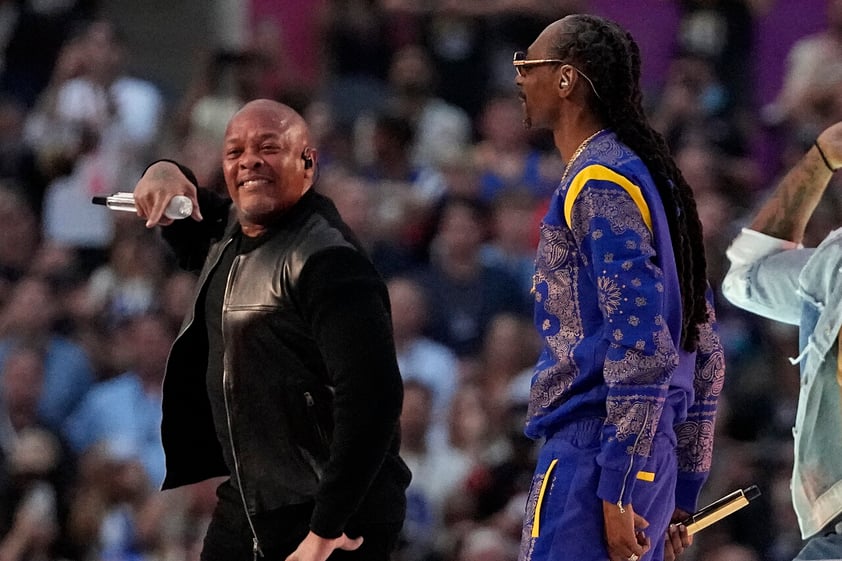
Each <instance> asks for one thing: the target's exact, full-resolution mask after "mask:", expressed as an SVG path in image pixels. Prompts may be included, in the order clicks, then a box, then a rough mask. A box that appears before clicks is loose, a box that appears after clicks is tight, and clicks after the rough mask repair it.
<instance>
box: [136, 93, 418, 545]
mask: <svg viewBox="0 0 842 561" xmlns="http://www.w3.org/2000/svg"><path fill="white" fill-rule="evenodd" d="M309 136H310V135H309V131H308V127H307V124H306V123H305V122H304V120H303V119H302V118H301V116H300V115H299V114H298V113H296V112H295V111H293V110H292V109H290V108H289V107H287V106H285V105H282V104H279V103H276V102H274V101H269V100H257V101H252V102H250V103H248V104H246V105H245V106H244V107H243V108H242V109H240V111H239V112H237V113H236V114H235V115H234V116H233V117H232V118H231V121H230V122H229V124H228V127H227V129H226V133H225V141H224V148H223V154H222V166H223V171H224V176H225V183H226V186H227V189H228V194H229V195H230V200H228V199H223V198H221V197H219V196H217V195H215V194H214V193H213V192H211V191H210V190H206V189H201V188H198V189H197V185H196V182H195V178H194V176H193V174H192V173H191V172H190V170H189V169H187V168H185V167H184V166H181V165H180V164H178V163H176V162H172V161H166V160H164V161H159V162H156V163H154V164H153V165H151V166H150V167H149V168H148V169H147V171H146V172H145V173H144V175H143V177H142V178H141V180H140V181H139V182H138V184H137V186H136V187H135V191H134V193H135V199H136V202H137V206H138V214H139V215H140V216H142V217H144V218H146V220H147V222H146V224H147V227H150V228H151V227H155V226H156V225H161V226H164V228H162V231H163V235H164V237H165V238H166V239H167V241H168V242H170V244H171V245H172V247H173V250H174V251H175V253H176V256H177V257H178V260H179V263H180V264H181V266H183V267H184V268H186V269H188V270H194V271H197V272H198V273H199V281H198V286H197V289H196V293H195V301H194V303H193V306H192V307H191V309H190V311H189V312H188V314H187V317H186V318H185V320H184V323H183V326H182V328H181V332H180V333H179V336H178V337H177V339H176V341H175V343H174V344H173V346H172V349H171V352H170V357H169V361H168V365H167V371H166V377H165V380H164V398H163V414H164V416H163V423H162V440H163V445H164V451H165V453H166V458H167V472H166V477H165V479H164V482H163V488H164V489H171V488H174V487H178V486H181V485H186V484H190V483H195V482H198V481H202V480H204V479H208V478H210V477H215V476H227V477H226V478H225V479H224V480H223V482H222V483H221V485H220V486H219V489H218V491H217V495H218V499H219V500H218V505H217V508H216V510H215V512H214V515H213V518H212V520H211V523H210V526H209V528H208V531H207V535H206V537H205V541H204V547H203V551H202V556H201V558H202V559H203V560H204V561H216V560H219V561H222V560H226V561H230V560H236V559H243V560H246V559H250V558H258V557H264V558H266V559H286V560H288V561H293V560H297V561H311V560H314V561H323V560H325V559H328V558H330V559H334V558H341V559H349V560H351V559H360V560H362V559H365V560H383V561H386V560H387V559H388V558H389V556H390V553H391V551H392V549H393V548H394V547H395V544H396V543H397V539H398V536H399V533H400V529H401V525H402V522H403V518H404V512H405V507H406V500H405V489H406V486H407V485H408V483H409V479H410V474H409V470H408V469H407V468H406V466H405V464H404V462H403V461H402V460H401V458H400V457H399V456H398V447H399V424H398V419H399V415H400V411H401V405H402V398H403V393H402V391H403V390H402V385H401V378H400V374H399V371H398V366H397V360H396V358H395V349H394V343H393V338H392V331H391V318H390V308H389V299H388V293H387V291H386V288H385V285H384V283H383V281H382V279H381V278H380V276H379V275H378V273H377V272H376V270H375V268H374V267H373V266H372V264H371V262H370V260H369V258H368V257H367V256H366V255H365V252H364V251H363V249H362V247H361V245H360V243H359V242H358V240H357V239H356V238H355V236H354V235H353V234H352V232H351V231H350V229H349V228H348V227H347V226H346V225H345V224H344V223H343V222H342V220H341V219H340V217H339V214H338V212H337V211H336V208H335V207H334V205H333V204H332V203H331V202H330V200H329V199H327V198H325V197H324V196H322V195H320V194H318V193H317V192H316V191H315V190H314V189H312V187H313V182H314V178H315V171H316V162H317V151H316V150H315V148H314V147H312V146H311V145H310V140H309ZM174 195H186V196H188V197H189V198H190V199H191V200H192V201H193V208H194V210H193V215H192V217H191V218H190V219H186V220H182V221H178V222H173V221H172V220H170V219H168V218H166V217H164V216H163V210H164V209H165V208H166V205H167V203H168V202H169V200H170V199H171V198H172V197H173V196H174ZM337 549H338V550H343V551H342V553H341V554H340V555H338V556H332V554H333V552H334V551H335V550H337Z"/></svg>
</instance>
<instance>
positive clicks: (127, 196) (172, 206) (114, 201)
mask: <svg viewBox="0 0 842 561" xmlns="http://www.w3.org/2000/svg"><path fill="white" fill-rule="evenodd" d="M91 202H92V203H94V204H95V205H105V206H106V207H108V208H110V209H111V210H122V211H127V212H137V206H136V205H135V202H134V194H132V193H125V192H118V193H114V194H112V195H108V196H106V197H94V198H93V199H92V200H91ZM192 213H193V202H192V201H191V200H190V198H189V197H185V196H184V195H175V196H174V197H173V198H171V199H170V202H169V203H168V204H167V208H166V209H165V210H164V216H166V217H167V218H169V219H171V220H181V219H182V218H187V217H188V216H190V215H191V214H192Z"/></svg>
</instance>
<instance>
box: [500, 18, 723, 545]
mask: <svg viewBox="0 0 842 561" xmlns="http://www.w3.org/2000/svg"><path fill="white" fill-rule="evenodd" d="M514 66H515V69H516V70H517V85H518V87H519V89H520V97H521V99H522V101H523V103H524V110H525V124H526V126H527V127H533V126H534V127H545V128H549V129H551V130H552V132H553V137H554V140H555V145H556V148H557V149H558V151H559V152H560V154H561V157H562V159H563V160H565V161H566V168H565V171H564V173H563V175H562V178H561V183H560V184H559V187H558V188H557V190H556V191H555V193H554V194H553V197H552V200H551V201H550V206H549V209H548V211H547V214H546V216H544V218H543V220H542V222H541V226H540V242H539V247H538V254H537V259H536V264H535V276H534V295H535V324H536V327H537V329H538V330H539V332H540V334H541V336H542V337H543V341H544V348H543V351H542V353H541V355H540V357H539V359H538V363H537V365H536V367H535V372H534V375H533V378H532V387H531V395H530V404H529V412H528V419H527V423H526V434H527V435H528V436H530V437H532V438H535V439H539V438H543V439H544V444H543V446H542V448H541V452H540V454H539V458H538V463H537V467H536V470H535V475H534V478H533V482H532V489H531V491H530V494H529V500H528V502H527V507H526V518H525V522H524V532H523V540H522V547H521V560H523V561H527V560H533V561H543V560H550V559H552V560H559V559H576V560H585V561H587V560H605V559H610V560H611V561H638V560H643V559H645V560H647V561H648V560H650V559H651V560H660V559H664V558H667V559H672V558H673V557H674V556H675V555H676V554H677V553H680V552H681V551H683V549H684V548H685V547H686V546H688V545H689V544H690V543H691V540H690V537H689V536H688V535H687V534H686V531H685V530H683V526H680V525H672V526H670V521H671V520H672V521H676V520H680V519H682V518H683V517H685V516H687V515H688V513H690V512H692V511H693V510H695V509H696V506H697V505H696V502H697V499H698V495H699V491H700V488H701V486H702V484H703V483H704V481H705V480H706V478H707V474H708V471H709V468H710V460H711V454H712V447H713V432H714V430H713V429H714V418H715V413H716V402H717V397H718V395H719V392H720V390H721V387H722V383H723V380H724V365H723V355H722V348H721V345H720V342H719V339H718V337H717V335H716V332H715V328H714V327H715V323H714V315H713V307H712V304H711V299H710V294H711V292H710V290H709V287H708V283H707V280H706V278H705V274H706V271H705V258H704V250H703V247H702V241H701V240H702V235H701V225H700V223H699V218H698V216H697V213H696V207H695V202H694V200H693V194H692V192H691V190H690V188H689V186H688V185H687V183H686V181H685V180H684V178H683V177H682V175H681V173H680V171H679V170H678V169H677V168H676V166H675V163H674V162H673V160H672V158H671V157H670V155H669V153H668V150H667V148H666V145H665V143H664V140H663V138H662V137H661V136H660V135H659V134H658V133H656V132H655V131H654V130H653V129H652V128H651V126H650V125H649V124H648V123H647V121H646V118H645V117H644V114H643V109H642V108H641V97H642V96H641V92H640V86H639V77H640V55H639V51H638V48H637V45H636V44H635V42H634V40H633V39H632V38H631V36H630V35H629V34H628V33H627V32H625V31H624V30H623V29H621V28H620V27H619V26H617V25H616V24H614V23H612V22H610V21H607V20H605V19H602V18H599V17H595V16H590V15H579V14H577V15H571V16H568V17H565V18H564V19H561V20H559V21H556V22H554V23H552V24H550V25H549V26H548V27H547V28H546V29H545V30H544V31H543V32H542V33H541V34H540V35H539V36H538V38H537V39H536V40H535V42H534V43H532V45H531V46H530V47H529V50H528V51H527V52H526V53H516V54H515V58H514ZM668 526H670V527H669V530H668Z"/></svg>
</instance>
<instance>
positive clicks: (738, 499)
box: [664, 485, 760, 561]
mask: <svg viewBox="0 0 842 561" xmlns="http://www.w3.org/2000/svg"><path fill="white" fill-rule="evenodd" d="M759 496H760V490H759V489H758V488H757V485H752V486H750V487H747V488H746V489H738V490H736V491H734V492H733V493H730V494H728V495H726V496H724V497H722V498H721V499H719V500H717V501H715V502H713V503H711V504H709V505H708V506H706V507H704V508H702V509H699V510H697V511H696V512H695V513H693V514H690V515H687V513H686V512H683V511H679V510H676V513H675V514H673V523H672V524H670V525H669V527H668V528H667V534H666V537H665V539H666V543H665V544H664V560H665V561H675V559H676V558H677V557H678V556H679V555H680V554H681V553H682V552H683V551H684V550H685V549H687V548H688V547H690V545H691V544H692V543H693V538H692V536H693V534H695V533H696V532H698V531H700V530H702V529H704V528H707V527H708V526H710V525H711V524H713V523H714V522H717V521H719V520H722V519H723V518H725V517H726V516H728V515H730V514H733V513H734V512H736V511H738V510H740V509H741V508H743V507H744V506H746V505H748V503H749V501H752V500H754V499H756V498H757V497H759ZM676 515H677V516H678V517H679V518H676ZM681 517H684V518H683V519H682V518H681Z"/></svg>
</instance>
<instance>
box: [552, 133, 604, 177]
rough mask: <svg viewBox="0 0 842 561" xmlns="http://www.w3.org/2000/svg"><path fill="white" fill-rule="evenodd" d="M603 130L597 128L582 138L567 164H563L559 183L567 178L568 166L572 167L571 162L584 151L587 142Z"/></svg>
mask: <svg viewBox="0 0 842 561" xmlns="http://www.w3.org/2000/svg"><path fill="white" fill-rule="evenodd" d="M604 130H605V129H599V130H598V131H596V132H595V133H593V134H592V135H590V136H589V137H588V138H586V139H585V140H583V141H582V144H580V145H579V147H578V148H576V151H575V152H573V155H572V156H570V159H569V160H568V161H567V165H566V166H564V173H563V174H562V175H561V182H560V183H562V184H563V183H564V180H565V179H567V174H568V173H569V172H570V168H572V167H573V163H574V162H575V161H576V158H578V157H579V156H580V155H581V154H582V152H584V151H585V148H587V147H588V144H590V143H591V140H593V139H594V137H596V135H598V134H599V133H601V132H602V131H604Z"/></svg>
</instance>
